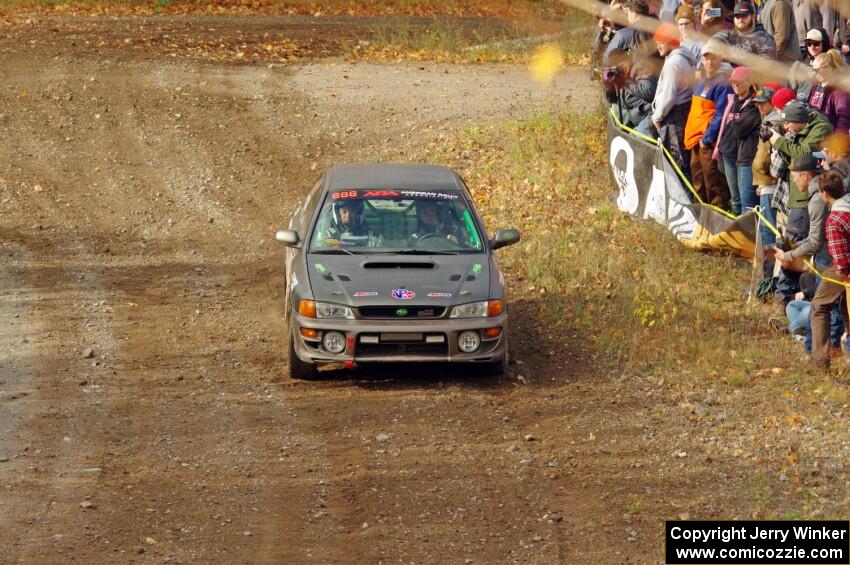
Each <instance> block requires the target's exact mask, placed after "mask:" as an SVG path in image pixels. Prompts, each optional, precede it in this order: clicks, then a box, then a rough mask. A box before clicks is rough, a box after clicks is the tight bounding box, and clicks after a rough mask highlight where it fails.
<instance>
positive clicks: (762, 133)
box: [759, 124, 785, 141]
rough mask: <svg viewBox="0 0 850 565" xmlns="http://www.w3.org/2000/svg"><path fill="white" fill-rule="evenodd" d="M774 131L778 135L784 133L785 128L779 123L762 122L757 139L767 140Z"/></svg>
mask: <svg viewBox="0 0 850 565" xmlns="http://www.w3.org/2000/svg"><path fill="white" fill-rule="evenodd" d="M774 132H776V133H778V134H779V135H785V130H784V128H783V127H782V126H781V125H774V124H762V125H761V129H760V130H759V139H761V140H762V141H768V140H769V139H770V138H771V137H773V133H774Z"/></svg>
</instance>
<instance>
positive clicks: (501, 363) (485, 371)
mask: <svg viewBox="0 0 850 565" xmlns="http://www.w3.org/2000/svg"><path fill="white" fill-rule="evenodd" d="M509 361H510V359H509V357H508V347H507V344H505V353H504V354H503V355H502V358H501V359H499V360H498V361H490V362H489V363H483V364H481V365H478V374H479V375H483V376H487V377H502V376H504V375H505V373H507V372H508V363H509Z"/></svg>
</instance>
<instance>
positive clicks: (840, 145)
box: [823, 132, 850, 179]
mask: <svg viewBox="0 0 850 565" xmlns="http://www.w3.org/2000/svg"><path fill="white" fill-rule="evenodd" d="M823 151H824V153H826V168H827V170H830V171H835V172H837V173H838V174H840V175H841V176H842V177H844V178H846V179H850V135H847V134H846V133H845V132H836V133H832V134H830V135H828V136H826V139H824V140H823Z"/></svg>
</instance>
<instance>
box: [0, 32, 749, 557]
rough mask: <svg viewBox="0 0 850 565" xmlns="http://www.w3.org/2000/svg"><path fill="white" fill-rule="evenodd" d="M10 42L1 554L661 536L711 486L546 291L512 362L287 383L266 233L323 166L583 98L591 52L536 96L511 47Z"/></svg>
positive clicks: (608, 550)
mask: <svg viewBox="0 0 850 565" xmlns="http://www.w3.org/2000/svg"><path fill="white" fill-rule="evenodd" d="M21 37H24V38H25V37H26V35H25V34H24V35H22V36H21ZM12 51H15V52H7V53H6V56H5V59H4V61H3V62H2V69H3V75H4V88H3V89H2V110H0V132H2V139H3V143H2V144H1V145H0V319H2V320H3V322H4V323H3V324H2V325H0V485H2V486H0V489H2V490H0V507H2V508H3V512H2V513H0V553H2V555H3V556H4V557H3V560H4V561H10V562H27V563H57V562H65V561H71V560H74V561H77V562H81V563H107V562H184V563H189V562H193V563H194V562H210V563H257V562H277V563H328V562H331V563H352V562H358V563H371V562H402V561H403V562H410V563H464V562H467V563H472V562H474V563H495V562H505V561H507V562H520V563H578V562H585V561H587V560H589V559H591V558H593V559H594V560H596V561H598V562H602V563H612V562H655V561H657V560H658V559H659V558H660V556H661V552H660V544H659V536H660V532H661V530H662V528H661V527H660V522H659V520H658V519H657V517H658V516H668V517H669V516H673V517H675V515H676V514H675V513H676V512H677V509H680V508H684V507H685V506H686V505H687V504H690V503H694V504H696V503H697V502H698V501H695V500H686V499H685V497H686V496H690V495H688V494H686V493H687V489H686V487H685V485H686V484H693V481H699V480H701V479H702V478H703V477H702V476H700V475H699V473H701V472H702V471H694V470H689V469H686V468H683V466H674V465H673V464H670V465H666V464H665V465H664V466H663V467H659V465H658V464H657V462H658V458H659V457H662V456H663V457H667V456H668V455H669V453H667V452H666V450H667V443H666V442H673V441H675V438H666V439H665V437H664V433H665V432H664V424H663V418H661V419H659V412H658V409H655V407H656V406H661V407H663V404H664V403H663V401H661V400H660V399H658V398H654V397H652V393H651V392H649V393H647V391H646V390H645V389H644V388H636V387H634V386H631V385H629V384H627V383H624V382H623V381H620V380H618V379H616V378H609V377H608V376H605V375H597V374H594V372H593V368H592V361H591V360H590V359H588V358H583V357H582V354H581V352H580V349H576V348H572V347H571V348H569V349H565V348H563V345H559V344H560V343H562V342H560V341H558V340H556V339H554V338H553V337H552V336H548V335H547V332H546V331H543V330H540V329H538V328H537V325H538V322H540V321H541V319H540V317H539V316H538V315H537V314H536V308H535V307H534V305H527V304H523V303H518V304H514V305H513V308H514V313H515V316H516V324H515V326H514V340H513V341H514V343H515V344H517V345H516V347H517V350H516V357H517V358H518V360H519V364H517V365H515V366H513V367H512V369H511V376H510V377H509V378H506V379H504V380H500V381H493V380H488V379H480V378H478V379H473V378H469V377H467V376H464V375H463V374H459V373H453V372H438V373H437V374H434V372H433V371H430V372H423V371H410V370H405V369H393V370H389V371H386V372H384V373H382V374H380V375H369V374H364V373H348V372H338V373H332V374H330V375H328V378H327V379H326V380H324V381H321V382H317V383H301V382H290V381H289V380H288V379H286V378H285V377H283V375H284V373H285V368H286V363H287V359H286V354H285V352H284V349H285V348H284V343H285V342H284V336H285V332H284V328H283V327H282V324H281V319H280V316H279V312H280V301H281V292H280V286H281V276H280V262H281V257H282V253H281V250H280V249H279V248H278V247H277V246H276V244H275V243H274V242H273V239H272V234H273V231H272V230H273V228H275V227H277V226H280V225H282V224H284V223H285V222H286V220H287V218H288V215H289V213H290V212H291V210H292V209H293V208H294V207H295V205H296V204H297V202H298V200H299V197H300V195H301V194H303V193H304V192H305V191H306V190H307V188H308V187H309V185H310V183H311V181H312V180H313V179H314V178H315V177H316V176H317V175H318V172H319V171H320V170H321V168H322V167H324V166H326V165H328V164H330V163H336V162H344V161H377V160H402V161H406V160H411V159H414V160H415V159H416V158H417V157H418V156H420V155H421V150H422V148H423V147H425V146H426V144H427V143H429V142H432V141H434V140H439V139H441V136H443V137H445V136H450V135H452V132H453V131H455V130H458V129H459V128H461V129H462V128H464V127H467V126H468V125H469V124H473V123H476V122H479V121H482V120H490V119H502V118H504V117H507V116H522V115H525V114H527V113H528V112H530V111H532V110H534V109H535V108H540V107H545V106H549V105H558V106H564V105H566V104H570V103H571V96H575V97H577V98H578V99H579V100H581V99H583V98H585V97H587V96H589V95H590V93H592V92H593V87H592V86H590V84H589V82H588V79H587V77H586V75H585V74H584V73H583V72H581V71H578V70H576V71H569V72H566V73H563V74H561V75H560V76H559V78H558V79H557V82H556V84H555V86H554V88H552V89H549V90H541V89H539V88H537V87H535V86H534V85H533V84H532V83H530V82H529V81H528V80H527V78H526V74H525V71H524V69H522V68H516V67H510V66H492V67H489V66H488V67H469V68H463V67H444V66H431V65H414V66H409V65H399V66H372V65H365V64H359V65H356V66H353V65H350V64H346V63H343V62H339V61H337V62H333V61H331V62H328V61H319V62H315V63H303V64H298V65H288V66H286V65H278V66H274V67H272V68H269V67H268V66H266V65H257V66H229V65H225V64H221V65H216V64H212V63H206V62H197V61H185V60H167V61H162V60H160V61H157V60H151V58H150V57H140V58H134V57H133V56H132V54H131V55H127V54H125V55H123V56H121V57H115V56H114V53H110V52H107V53H105V54H98V53H96V52H95V53H91V52H89V51H87V50H83V51H81V52H75V51H74V49H73V47H71V46H69V45H68V46H66V48H62V49H60V50H59V51H57V50H56V46H55V45H53V46H52V47H50V48H45V49H44V50H40V49H39V48H37V47H36V48H33V49H31V50H28V51H27V52H20V50H19V49H16V50H12ZM490 227H491V228H494V227H497V226H490ZM574 343H577V342H574ZM647 394H648V395H649V397H647ZM647 403H650V404H652V405H653V406H648V405H647ZM624 413H628V414H629V415H630V417H629V418H627V419H623V418H621V415H622V414H624ZM659 454H661V455H659ZM650 469H652V470H651V471H650ZM659 469H660V470H659ZM732 479H734V477H733V478H732ZM635 496H638V497H642V498H639V500H645V502H643V503H642V504H643V511H642V513H636V512H635V510H636V508H634V500H635V498H634V497H635ZM630 501H632V502H631V503H630ZM630 504H631V505H630Z"/></svg>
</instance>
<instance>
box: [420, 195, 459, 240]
mask: <svg viewBox="0 0 850 565" xmlns="http://www.w3.org/2000/svg"><path fill="white" fill-rule="evenodd" d="M440 212H441V208H440V206H439V205H438V204H437V203H436V202H434V201H432V200H421V201H419V202H417V203H416V219H417V224H416V233H414V234H413V238H414V239H423V238H424V237H426V236H430V234H435V235H434V236H430V237H436V236H442V237H445V238H446V239H448V240H449V241H453V242H455V243H458V242H459V241H460V229H459V228H458V225H457V222H456V221H455V219H454V217H453V216H452V215H451V214H448V215H447V216H448V217H444V215H443V214H441V213H440Z"/></svg>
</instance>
